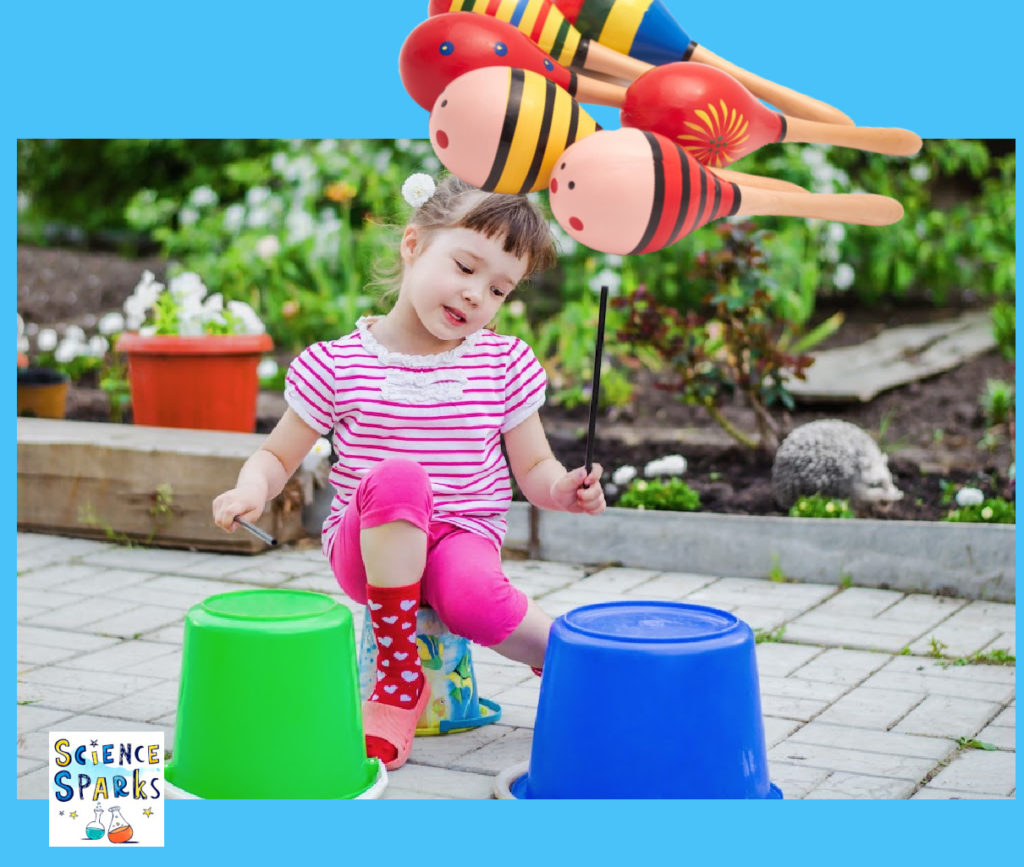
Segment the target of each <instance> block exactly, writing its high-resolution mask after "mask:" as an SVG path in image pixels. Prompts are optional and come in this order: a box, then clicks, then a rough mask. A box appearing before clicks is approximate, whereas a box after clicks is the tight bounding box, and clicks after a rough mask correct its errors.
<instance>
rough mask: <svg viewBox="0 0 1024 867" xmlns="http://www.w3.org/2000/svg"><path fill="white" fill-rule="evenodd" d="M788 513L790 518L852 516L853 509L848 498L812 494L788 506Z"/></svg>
mask: <svg viewBox="0 0 1024 867" xmlns="http://www.w3.org/2000/svg"><path fill="white" fill-rule="evenodd" d="M789 515H790V517H791V518H852V517H853V510H852V509H850V501H849V500H840V499H835V498H832V497H825V496H823V495H822V494H812V495H811V496H809V497H800V499H798V500H797V501H796V502H795V503H794V504H793V505H792V506H791V507H790V510H789Z"/></svg>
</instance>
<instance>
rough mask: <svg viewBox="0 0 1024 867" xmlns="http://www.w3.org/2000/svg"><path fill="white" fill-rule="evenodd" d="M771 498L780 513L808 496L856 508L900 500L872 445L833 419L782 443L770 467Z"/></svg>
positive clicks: (885, 459)
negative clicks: (773, 498)
mask: <svg viewBox="0 0 1024 867" xmlns="http://www.w3.org/2000/svg"><path fill="white" fill-rule="evenodd" d="M772 494H773V495H774V497H775V501H776V503H778V504H779V506H780V507H781V508H783V509H789V508H790V507H791V506H792V505H793V504H794V503H795V502H796V501H797V500H798V499H799V498H800V497H809V496H811V495H813V494H821V495H822V496H825V497H832V498H837V499H844V500H849V501H850V503H851V504H852V505H853V506H854V507H860V508H869V507H873V506H879V505H884V504H888V503H893V502H895V501H897V500H900V499H902V498H903V492H902V491H900V490H899V489H898V488H897V487H896V485H895V484H893V480H892V473H891V472H890V471H889V459H888V457H887V456H886V455H884V454H882V450H881V449H879V447H878V444H877V443H876V442H875V441H874V440H873V439H872V438H871V436H870V435H869V434H868V433H866V432H865V431H864V430H862V429H861V428H859V427H857V425H855V424H850V422H846V421H841V420H840V419H834V418H829V419H820V420H819V421H812V422H809V423H808V424H804V425H801V426H800V427H798V428H795V429H794V430H793V431H792V432H791V433H790V434H789V436H787V437H786V438H785V439H784V440H783V441H782V444H781V445H780V446H779V449H778V451H777V452H776V453H775V462H774V464H773V465H772Z"/></svg>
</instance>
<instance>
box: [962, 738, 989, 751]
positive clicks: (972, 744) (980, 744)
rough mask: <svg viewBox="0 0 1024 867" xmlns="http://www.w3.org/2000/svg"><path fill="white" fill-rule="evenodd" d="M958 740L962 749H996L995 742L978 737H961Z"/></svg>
mask: <svg viewBox="0 0 1024 867" xmlns="http://www.w3.org/2000/svg"><path fill="white" fill-rule="evenodd" d="M956 742H957V743H958V744H959V745H960V747H961V749H971V750H994V749H995V748H996V747H995V745H994V744H990V743H986V742H985V741H979V740H978V739H977V738H968V737H960V738H957V739H956Z"/></svg>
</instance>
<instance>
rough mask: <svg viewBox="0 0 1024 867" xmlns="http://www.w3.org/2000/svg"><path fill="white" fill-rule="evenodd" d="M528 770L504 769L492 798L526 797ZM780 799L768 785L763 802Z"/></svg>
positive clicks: (525, 766)
mask: <svg viewBox="0 0 1024 867" xmlns="http://www.w3.org/2000/svg"><path fill="white" fill-rule="evenodd" d="M529 770H530V763H529V762H519V763H518V764H515V765H512V766H511V767H509V768H506V769H505V770H503V771H502V772H501V773H499V774H498V776H497V777H496V778H495V780H494V790H493V791H494V797H495V798H497V799H498V800H503V801H508V800H521V799H525V798H527V797H528V795H527V794H526V780H527V777H528V773H529ZM781 799H782V789H780V788H779V787H778V786H776V785H775V783H769V784H768V794H767V795H765V798H764V800H767V801H774V800H781Z"/></svg>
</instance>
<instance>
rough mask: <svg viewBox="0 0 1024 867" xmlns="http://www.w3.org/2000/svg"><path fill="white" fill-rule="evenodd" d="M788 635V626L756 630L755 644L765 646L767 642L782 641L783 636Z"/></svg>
mask: <svg viewBox="0 0 1024 867" xmlns="http://www.w3.org/2000/svg"><path fill="white" fill-rule="evenodd" d="M785 634H786V624H782V626H778V627H776V628H775V629H772V630H770V631H769V630H767V629H761V628H758V629H755V630H754V643H755V644H764V643H765V642H771V641H782V636H783V635H785Z"/></svg>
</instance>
